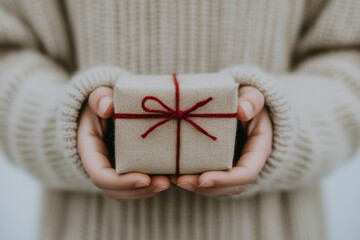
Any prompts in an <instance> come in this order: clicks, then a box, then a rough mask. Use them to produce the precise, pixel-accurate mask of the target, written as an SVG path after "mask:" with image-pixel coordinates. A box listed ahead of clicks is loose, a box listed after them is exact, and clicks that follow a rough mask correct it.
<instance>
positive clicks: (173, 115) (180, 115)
mask: <svg viewBox="0 0 360 240" xmlns="http://www.w3.org/2000/svg"><path fill="white" fill-rule="evenodd" d="M173 80H174V84H175V104H176V109H175V110H174V109H172V108H170V107H169V106H168V105H166V104H165V103H163V102H162V101H161V100H160V99H158V98H157V97H154V96H146V97H144V98H143V100H142V103H141V106H142V108H143V110H144V111H145V112H149V113H153V114H146V113H144V114H143V113H139V114H138V113H115V114H114V118H115V119H117V118H131V119H136V118H141V119H154V118H165V119H164V120H162V121H160V122H158V123H156V124H155V125H153V126H152V127H150V128H149V129H148V130H147V131H146V132H145V133H143V134H142V135H141V137H142V138H146V136H147V135H148V134H149V133H151V132H152V131H154V130H155V128H157V127H159V126H161V125H163V124H164V123H167V122H168V121H170V120H171V119H177V134H176V175H179V173H180V171H179V169H180V127H181V125H180V123H181V120H185V121H187V122H188V123H190V124H191V125H193V126H194V127H195V128H196V130H198V131H199V132H201V133H203V134H204V135H206V136H208V137H209V138H211V139H212V140H214V141H215V140H216V139H217V138H216V137H215V136H213V135H211V134H210V133H208V132H207V131H206V130H205V129H203V128H202V127H200V126H199V125H198V124H196V123H195V122H194V121H192V120H191V119H189V117H201V118H235V117H236V116H237V113H191V112H193V111H195V110H196V109H198V108H200V107H202V106H204V105H206V104H207V103H208V102H210V101H212V100H213V98H212V97H209V98H208V99H205V100H203V101H200V102H197V103H196V104H195V105H194V106H192V107H191V108H189V109H186V110H185V111H181V110H180V109H179V103H180V92H179V83H178V80H177V78H176V74H175V73H174V74H173ZM148 100H153V101H156V102H158V103H159V104H160V105H161V106H162V107H163V108H164V109H165V110H160V109H149V108H148V107H146V106H145V104H146V101H148Z"/></svg>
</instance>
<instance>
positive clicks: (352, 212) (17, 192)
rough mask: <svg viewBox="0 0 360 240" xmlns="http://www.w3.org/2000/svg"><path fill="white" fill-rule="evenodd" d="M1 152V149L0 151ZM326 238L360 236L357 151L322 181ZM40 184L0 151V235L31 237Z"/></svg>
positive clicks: (4, 238) (11, 239)
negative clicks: (326, 227) (326, 225)
mask: <svg viewBox="0 0 360 240" xmlns="http://www.w3.org/2000/svg"><path fill="white" fill-rule="evenodd" d="M0 154H1V153H0ZM323 186H324V191H323V193H324V198H325V205H326V212H327V221H328V229H329V237H330V238H329V239H330V240H359V239H360V154H358V155H357V156H356V157H355V158H354V159H353V160H352V161H350V162H349V163H347V164H346V165H344V166H343V167H341V168H340V169H338V170H337V171H336V172H334V173H333V174H332V175H330V176H328V177H327V178H326V179H325V181H324V184H323ZM40 193H41V188H40V186H39V185H38V183H37V182H36V181H35V180H34V179H33V178H32V177H30V176H29V175H28V174H26V173H25V172H24V171H21V170H19V169H17V168H14V167H13V166H12V165H10V164H9V163H8V162H6V161H5V159H4V158H3V157H2V156H1V155H0V239H1V240H35V239H37V236H36V233H37V228H38V218H39V216H38V213H39V207H40Z"/></svg>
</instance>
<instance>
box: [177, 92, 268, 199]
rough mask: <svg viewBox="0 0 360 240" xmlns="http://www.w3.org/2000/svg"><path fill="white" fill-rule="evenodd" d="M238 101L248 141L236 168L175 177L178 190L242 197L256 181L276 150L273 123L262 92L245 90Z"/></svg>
mask: <svg viewBox="0 0 360 240" xmlns="http://www.w3.org/2000/svg"><path fill="white" fill-rule="evenodd" d="M238 99H239V100H238V119H239V120H240V121H241V123H242V125H243V127H245V128H247V129H246V134H247V140H246V142H245V145H244V148H243V149H242V152H241V156H240V159H239V161H238V162H237V164H236V166H235V167H233V168H232V169H230V170H227V171H209V172H205V173H203V174H201V175H181V176H179V177H178V178H177V179H176V178H175V177H174V176H172V177H171V181H172V182H173V183H174V184H176V185H177V186H178V187H180V188H183V189H185V190H188V191H192V192H194V193H198V194H201V195H206V196H218V197H221V196H230V195H234V194H240V193H241V192H243V191H245V189H246V187H247V186H248V184H250V183H252V182H254V181H255V179H256V177H257V175H258V174H259V172H260V171H261V169H262V168H263V167H264V165H265V162H266V160H267V159H268V158H269V156H270V153H271V150H272V123H271V120H270V117H269V113H268V111H267V109H266V108H265V107H264V101H265V99H264V96H263V94H262V93H261V92H260V91H259V90H257V89H256V88H254V87H251V86H244V87H241V88H240V89H239V98H238ZM246 125H247V127H246Z"/></svg>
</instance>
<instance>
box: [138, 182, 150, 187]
mask: <svg viewBox="0 0 360 240" xmlns="http://www.w3.org/2000/svg"><path fill="white" fill-rule="evenodd" d="M147 186H149V184H148V183H146V182H137V183H135V187H136V188H141V187H147Z"/></svg>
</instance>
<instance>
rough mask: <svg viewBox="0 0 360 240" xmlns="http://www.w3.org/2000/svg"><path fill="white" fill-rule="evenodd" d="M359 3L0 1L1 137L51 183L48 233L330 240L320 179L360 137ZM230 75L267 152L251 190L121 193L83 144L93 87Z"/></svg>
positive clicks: (20, 161) (9, 151) (18, 159)
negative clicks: (259, 125) (86, 158)
mask: <svg viewBox="0 0 360 240" xmlns="http://www.w3.org/2000/svg"><path fill="white" fill-rule="evenodd" d="M359 16H360V2H359V1H358V0H333V1H325V0H273V1H268V0H255V1H254V0H229V1H219V0H215V1H206V0H202V1H200V0H198V1H196V0H189V1H161V0H149V1H137V0H136V1H116V0H107V1H97V0H67V1H57V0H0V46H1V48H0V143H1V144H0V145H1V148H2V150H3V152H4V153H5V154H6V155H7V157H8V159H9V161H11V162H12V163H14V164H15V165H17V166H19V167H21V168H24V169H26V170H27V171H28V172H29V173H31V174H32V175H33V176H35V177H36V178H37V179H38V180H39V181H40V182H41V183H42V184H43V185H44V192H43V202H42V205H41V207H42V212H43V214H42V223H41V226H42V227H41V231H40V238H41V239H55V240H56V239H59V240H60V239H80V240H81V239H87V240H88V239H109V240H112V239H250V240H252V239H276V240H279V239H280V240H281V239H325V230H324V221H323V213H322V203H321V197H320V196H321V195H320V192H319V187H318V183H319V181H320V179H321V178H322V177H323V176H324V175H325V174H327V173H329V172H330V171H331V170H333V169H336V168H337V167H338V166H339V164H341V163H343V162H345V161H346V160H347V159H349V158H350V157H351V156H352V155H353V154H354V153H355V151H356V150H357V148H358V146H359V142H360V139H359V136H360V107H359V106H360V78H359V76H360V54H359V51H358V50H359V49H358V48H357V47H358V46H359V44H360V18H359ZM127 71H128V72H131V73H134V74H143V75H154V74H171V73H172V72H177V73H178V74H185V73H210V72H218V71H226V72H229V73H230V74H231V75H232V76H233V77H234V79H235V80H236V82H238V83H240V84H247V85H252V86H255V87H256V88H258V89H259V90H260V91H261V92H262V93H263V94H264V96H265V98H266V101H265V102H266V105H267V106H268V108H269V110H270V115H271V119H272V122H273V130H274V131H273V132H274V136H273V151H272V153H271V156H270V158H269V159H268V161H267V162H266V165H265V166H264V168H263V170H262V171H261V172H260V174H259V175H258V177H257V179H256V180H255V182H254V183H253V184H251V185H250V187H249V188H248V189H247V190H246V192H244V193H242V194H240V195H237V196H231V197H228V198H222V199H217V198H210V197H202V196H199V195H196V194H193V193H190V192H187V191H184V190H179V189H177V188H174V187H172V188H171V189H169V190H167V191H165V192H162V193H160V194H158V195H156V196H155V197H153V198H150V199H142V200H136V201H126V202H122V203H119V202H116V201H114V200H112V199H108V198H106V197H104V196H103V195H102V194H101V192H100V191H99V190H98V189H97V188H96V187H95V186H94V185H93V184H92V182H91V181H90V179H89V176H88V175H87V173H86V172H85V170H84V168H83V166H82V164H81V160H80V158H79V156H78V154H77V150H76V130H77V119H78V117H79V111H80V109H81V106H82V104H83V103H84V101H85V100H86V99H87V97H88V95H89V93H90V92H91V91H92V90H94V89H95V88H96V87H98V86H113V85H114V82H115V80H116V78H117V77H118V76H119V75H120V74H124V73H125V72H127Z"/></svg>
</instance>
